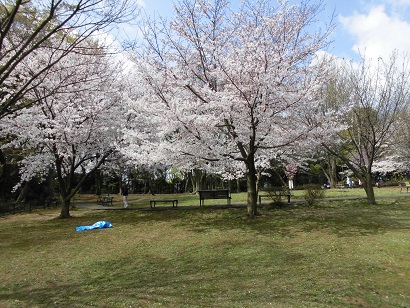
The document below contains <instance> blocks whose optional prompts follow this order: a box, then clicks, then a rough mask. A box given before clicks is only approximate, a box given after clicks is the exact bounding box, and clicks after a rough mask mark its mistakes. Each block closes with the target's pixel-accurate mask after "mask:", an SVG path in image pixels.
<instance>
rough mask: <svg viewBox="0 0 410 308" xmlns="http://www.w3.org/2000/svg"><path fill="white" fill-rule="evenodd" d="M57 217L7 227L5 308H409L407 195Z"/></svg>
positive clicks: (1, 287) (0, 227)
mask: <svg viewBox="0 0 410 308" xmlns="http://www.w3.org/2000/svg"><path fill="white" fill-rule="evenodd" d="M349 193H350V192H349ZM346 194H347V193H346ZM148 200H149V197H148ZM192 200H197V197H196V199H192ZM192 200H188V201H187V202H191V201H192ZM219 201H221V200H219ZM181 202H182V201H181ZM144 204H145V203H144ZM148 204H149V203H148ZM137 206H139V205H138V203H136V204H135V207H137ZM145 206H146V204H145ZM58 213H59V211H58V209H55V210H37V211H34V212H31V213H22V214H17V215H9V216H4V217H2V218H0V245H1V249H0V258H1V262H0V273H1V280H0V307H93V306H97V307H346V306H347V307H348V306H351V307H409V303H410V284H409V283H408V282H409V276H410V255H409V252H410V232H409V231H410V198H409V197H400V198H395V197H391V198H383V199H378V204H377V205H373V206H369V205H367V204H366V203H365V202H364V201H363V200H345V201H322V202H320V203H318V204H317V205H316V206H313V207H307V206H304V205H300V206H296V207H284V208H277V209H272V210H268V209H267V208H263V209H261V215H260V216H259V217H257V218H255V219H246V218H245V213H246V210H244V209H214V208H207V207H205V208H202V209H194V210H186V211H182V210H169V211H90V210H84V209H77V210H73V211H72V215H73V216H74V218H72V219H68V220H60V219H56V218H55V217H57V216H58ZM102 219H104V220H108V221H110V222H111V223H112V224H113V228H111V229H103V230H92V231H83V232H76V231H75V227H76V226H79V225H89V224H92V223H94V222H96V221H98V220H102Z"/></svg>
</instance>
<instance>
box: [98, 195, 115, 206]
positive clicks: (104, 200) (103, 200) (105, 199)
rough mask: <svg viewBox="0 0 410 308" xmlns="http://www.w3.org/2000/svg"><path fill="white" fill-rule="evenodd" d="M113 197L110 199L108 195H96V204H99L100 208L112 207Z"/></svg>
mask: <svg viewBox="0 0 410 308" xmlns="http://www.w3.org/2000/svg"><path fill="white" fill-rule="evenodd" d="M113 199H114V197H110V195H98V196H97V204H101V205H102V206H109V205H111V206H112V200H113Z"/></svg>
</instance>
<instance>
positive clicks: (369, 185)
mask: <svg viewBox="0 0 410 308" xmlns="http://www.w3.org/2000/svg"><path fill="white" fill-rule="evenodd" d="M363 187H364V190H365V191H366V197H367V201H368V202H369V204H376V198H375V196H374V188H373V181H372V175H371V174H367V175H366V180H365V181H364V183H363Z"/></svg>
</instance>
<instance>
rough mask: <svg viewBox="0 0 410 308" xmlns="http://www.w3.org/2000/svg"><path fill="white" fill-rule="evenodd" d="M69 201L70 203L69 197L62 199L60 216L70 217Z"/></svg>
mask: <svg viewBox="0 0 410 308" xmlns="http://www.w3.org/2000/svg"><path fill="white" fill-rule="evenodd" d="M62 199H63V198H62ZM70 203H71V199H67V198H64V199H63V200H62V202H61V212H60V218H70V217H71V215H70Z"/></svg>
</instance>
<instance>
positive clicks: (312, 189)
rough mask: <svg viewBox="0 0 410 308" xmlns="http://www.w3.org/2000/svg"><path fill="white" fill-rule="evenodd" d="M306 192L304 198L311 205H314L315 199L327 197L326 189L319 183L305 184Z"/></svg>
mask: <svg viewBox="0 0 410 308" xmlns="http://www.w3.org/2000/svg"><path fill="white" fill-rule="evenodd" d="M303 189H304V193H303V198H304V199H305V200H306V202H307V203H308V204H309V205H313V204H314V203H315V200H317V199H323V198H324V197H325V190H324V189H323V188H322V186H321V185H318V184H305V185H303Z"/></svg>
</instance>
